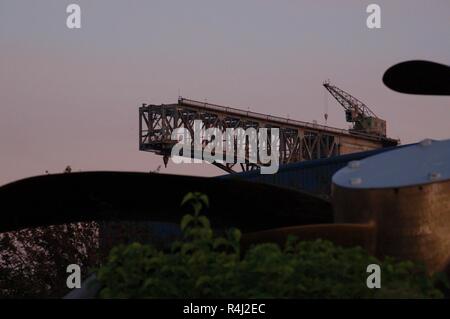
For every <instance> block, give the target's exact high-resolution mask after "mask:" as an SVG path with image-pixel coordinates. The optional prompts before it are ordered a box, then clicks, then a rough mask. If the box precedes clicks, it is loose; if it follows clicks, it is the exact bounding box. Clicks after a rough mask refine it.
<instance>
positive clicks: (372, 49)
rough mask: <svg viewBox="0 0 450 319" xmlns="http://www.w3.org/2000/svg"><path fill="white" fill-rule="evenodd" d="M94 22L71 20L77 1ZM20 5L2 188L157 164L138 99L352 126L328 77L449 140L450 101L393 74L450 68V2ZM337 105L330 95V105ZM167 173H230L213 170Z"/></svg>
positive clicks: (419, 134) (2, 81)
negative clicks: (32, 179) (405, 90)
mask: <svg viewBox="0 0 450 319" xmlns="http://www.w3.org/2000/svg"><path fill="white" fill-rule="evenodd" d="M72 2H75V3H78V4H79V5H80V6H81V8H82V29H80V30H69V29H67V28H66V26H65V19H66V16H67V14H66V13H65V8H66V6H67V5H68V4H69V3H72ZM372 2H374V1H356V0H354V1H339V2H337V1H313V0H311V1H287V0H286V1H260V0H258V1H256V0H253V1H222V2H219V1H206V0H205V1H189V2H188V1H105V0H98V1H95V2H93V1H85V0H84V1H70V2H69V1H50V0H48V1H47V0H45V1H44V0H42V1H13V0H2V2H1V3H0V48H1V51H0V110H1V114H0V146H1V151H0V185H1V184H4V183H7V182H10V181H13V180H16V179H19V178H24V177H27V176H31V175H39V174H43V173H44V172H45V171H46V170H48V171H50V172H61V171H63V170H64V168H65V167H66V165H71V166H72V168H73V169H74V171H77V170H83V171H86V170H130V171H150V170H154V169H156V167H157V166H158V165H160V164H162V158H160V157H158V156H155V155H152V154H150V153H144V152H140V151H139V150H138V113H137V111H138V106H139V105H140V104H141V103H153V104H157V103H174V102H175V101H176V99H177V95H178V92H179V91H180V92H181V94H182V95H183V96H185V97H188V98H193V99H199V100H203V99H205V98H207V99H208V101H210V102H213V103H217V104H222V105H230V106H236V107H243V108H245V109H247V107H249V108H250V110H253V111H256V112H261V113H268V114H274V115H280V116H287V115H289V117H290V118H293V119H294V118H295V119H299V120H303V121H312V120H317V121H318V122H319V123H322V122H323V113H324V110H325V105H326V104H328V113H329V119H328V124H329V125H331V126H335V127H342V128H346V127H348V123H346V122H345V118H344V112H343V109H342V108H341V107H340V106H339V105H338V104H336V103H335V101H334V100H333V98H332V97H331V96H328V97H327V95H325V93H324V88H323V87H322V82H323V81H324V80H325V79H330V80H331V81H332V82H333V83H334V84H336V85H337V86H339V87H341V88H342V89H344V90H346V91H348V92H349V93H351V94H353V95H354V96H356V97H357V98H359V99H361V100H362V101H364V102H365V103H366V104H367V105H368V106H369V107H370V108H371V109H372V110H373V111H374V112H375V113H376V114H377V115H379V116H380V117H382V118H384V119H386V120H387V123H388V135H390V136H391V137H394V138H400V139H401V140H402V142H403V143H410V142H414V141H417V140H420V139H423V138H425V137H430V138H435V139H444V138H450V125H449V123H450V100H449V98H448V97H422V96H413V95H402V94H398V93H395V92H392V91H390V90H389V89H387V88H386V87H384V86H383V84H382V82H381V78H382V75H383V72H384V71H385V70H386V69H387V68H388V67H389V66H391V65H392V64H395V63H397V62H400V61H403V60H409V59H428V60H434V61H437V62H440V63H445V64H450V2H449V1H447V0H441V1H440V0H433V1H413V0H411V1H376V3H378V4H379V5H380V6H381V8H382V29H380V30H369V29H367V28H366V26H365V19H366V17H367V14H366V12H365V8H366V6H367V5H368V4H369V3H372ZM327 100H328V102H326V101H327ZM162 172H167V173H180V174H192V175H208V176H211V175H217V174H222V171H220V170H218V169H216V168H215V167H212V166H210V165H189V164H185V165H182V166H177V165H174V164H173V163H172V164H171V163H169V167H168V168H167V169H162Z"/></svg>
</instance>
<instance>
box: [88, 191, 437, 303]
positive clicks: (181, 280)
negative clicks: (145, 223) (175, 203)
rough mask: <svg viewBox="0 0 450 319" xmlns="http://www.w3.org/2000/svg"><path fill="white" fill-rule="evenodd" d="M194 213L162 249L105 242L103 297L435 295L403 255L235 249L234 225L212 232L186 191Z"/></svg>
mask: <svg viewBox="0 0 450 319" xmlns="http://www.w3.org/2000/svg"><path fill="white" fill-rule="evenodd" d="M186 203H188V204H191V206H192V207H193V209H194V215H186V216H184V217H183V219H182V221H181V228H182V231H183V234H184V239H183V240H182V241H177V242H175V243H174V244H173V245H172V250H171V251H170V252H164V251H160V250H157V249H156V248H154V247H152V246H150V245H142V244H139V243H133V244H131V245H127V246H124V245H121V246H117V247H115V248H113V249H112V250H111V253H110V255H109V258H108V260H107V263H106V264H105V265H104V266H102V267H101V268H100V269H99V270H98V272H97V275H98V279H99V281H100V282H101V283H102V284H103V285H104V288H103V289H102V290H101V291H100V297H103V298H440V297H443V295H442V293H441V292H440V291H439V290H438V289H436V288H435V287H434V280H433V279H432V278H430V277H428V276H427V275H426V274H425V269H424V268H423V267H421V266H419V265H417V264H414V263H412V262H409V261H395V260H393V259H392V258H387V259H385V260H384V261H380V260H378V259H377V258H375V257H373V256H370V255H368V254H367V252H366V251H364V250H363V249H362V248H359V247H357V248H342V247H338V246H335V245H333V244H332V243H331V242H328V241H324V240H316V241H314V242H298V241H296V240H295V239H294V238H289V240H288V241H287V243H286V246H285V247H284V248H283V249H281V248H279V247H278V246H277V245H275V244H270V243H267V244H260V245H256V246H253V247H252V248H250V249H249V250H248V251H247V252H246V253H245V255H244V256H241V254H240V248H239V247H240V245H239V241H240V236H241V233H240V231H239V230H236V229H231V230H230V231H228V233H227V234H226V236H224V237H220V236H214V235H213V232H212V230H211V227H210V224H209V220H208V219H207V218H206V217H205V216H202V215H200V211H201V210H202V207H204V206H207V205H208V199H207V197H206V196H205V195H203V194H199V193H190V194H188V195H187V196H186V197H185V199H184V200H183V204H186ZM369 264H378V265H380V267H381V270H382V273H381V288H380V289H369V288H367V286H366V279H367V276H368V275H369V274H368V273H367V272H366V268H367V266H368V265H369Z"/></svg>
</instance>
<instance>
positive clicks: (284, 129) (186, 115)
mask: <svg viewBox="0 0 450 319" xmlns="http://www.w3.org/2000/svg"><path fill="white" fill-rule="evenodd" d="M194 120H201V121H202V122H203V125H204V129H207V128H211V127H217V128H220V129H221V130H222V132H225V130H226V129H227V128H234V129H236V128H243V129H244V130H245V129H247V128H249V127H253V128H256V129H258V128H263V127H265V128H278V129H279V137H280V146H279V155H280V158H279V163H280V164H285V163H293V162H299V161H304V160H313V159H319V158H327V157H331V156H335V155H339V154H343V153H351V152H353V151H363V150H368V149H374V148H379V147H383V146H386V141H384V140H383V139H380V138H379V137H376V136H369V135H367V136H365V135H355V134H350V133H349V132H348V131H346V130H342V129H337V128H332V127H328V126H323V125H318V124H314V123H308V122H302V121H295V120H291V119H286V118H282V117H276V116H271V115H265V114H261V113H255V112H250V111H243V110H240V109H236V108H230V107H223V106H219V105H214V104H210V103H206V102H198V101H193V100H188V99H184V98H179V100H178V103H177V104H163V105H146V104H143V106H141V107H140V108H139V149H140V150H141V151H148V152H153V153H156V154H158V155H162V156H164V159H165V161H167V159H168V157H169V156H170V154H171V150H172V147H173V146H174V145H175V144H176V143H177V141H175V140H172V139H171V136H172V132H173V130H174V129H176V128H182V127H184V128H186V129H188V130H189V131H190V132H193V131H194ZM345 144H349V145H348V146H349V147H350V148H349V147H347V148H346V147H345ZM387 144H389V143H387ZM351 147H353V148H351ZM183 156H186V157H193V156H194V155H193V154H183ZM213 164H215V165H216V166H218V167H220V168H222V169H223V170H225V171H227V172H230V173H231V172H236V171H241V170H242V171H247V170H252V169H255V168H258V166H260V163H257V164H254V163H250V162H248V161H246V162H245V163H218V162H214V163H213Z"/></svg>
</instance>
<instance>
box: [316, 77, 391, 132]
mask: <svg viewBox="0 0 450 319" xmlns="http://www.w3.org/2000/svg"><path fill="white" fill-rule="evenodd" d="M323 86H324V87H325V88H326V89H327V90H328V91H329V92H330V93H331V95H332V96H333V97H334V98H335V99H336V100H337V101H338V102H339V104H341V105H342V106H343V107H344V109H345V119H346V120H347V122H351V123H353V128H352V129H350V131H351V132H354V133H365V134H370V135H377V136H382V137H385V136H386V121H385V120H383V119H380V118H379V117H378V116H376V115H375V113H373V112H372V111H371V110H370V109H369V107H368V106H367V105H365V104H364V103H363V102H361V101H360V100H358V99H357V98H355V97H354V96H352V95H350V94H348V93H347V92H345V91H344V90H341V89H340V88H338V87H337V86H335V85H332V84H330V82H329V81H325V82H324V83H323Z"/></svg>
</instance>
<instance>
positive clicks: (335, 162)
mask: <svg viewBox="0 0 450 319" xmlns="http://www.w3.org/2000/svg"><path fill="white" fill-rule="evenodd" d="M409 145H412V144H409ZM409 145H402V146H396V147H386V148H380V149H376V150H371V151H366V152H358V153H352V154H345V155H339V156H333V157H330V158H323V159H318V160H312V161H303V162H298V163H292V164H285V165H280V168H279V170H278V172H277V173H276V174H266V175H263V174H260V171H259V170H252V171H247V172H242V173H235V174H228V175H222V176H220V178H238V179H244V180H248V181H253V182H258V183H267V184H273V185H277V186H281V187H287V188H293V189H297V190H302V191H307V192H310V193H314V194H316V195H320V196H324V197H329V196H330V194H331V179H332V177H333V175H334V173H336V172H337V171H338V170H339V169H341V168H342V167H344V166H346V165H347V163H348V162H351V161H356V160H362V159H364V158H366V157H369V156H372V155H375V154H379V153H382V152H386V151H389V150H393V149H396V148H398V147H405V146H409Z"/></svg>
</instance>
